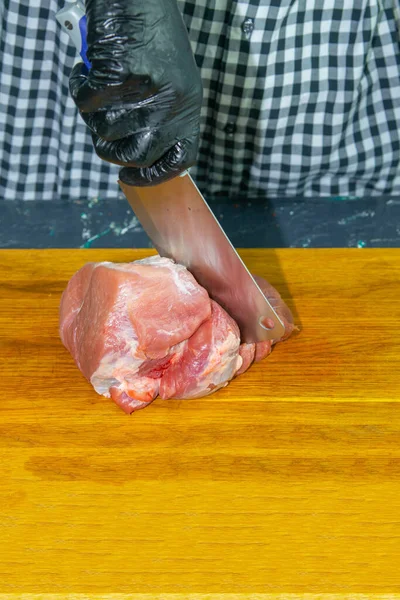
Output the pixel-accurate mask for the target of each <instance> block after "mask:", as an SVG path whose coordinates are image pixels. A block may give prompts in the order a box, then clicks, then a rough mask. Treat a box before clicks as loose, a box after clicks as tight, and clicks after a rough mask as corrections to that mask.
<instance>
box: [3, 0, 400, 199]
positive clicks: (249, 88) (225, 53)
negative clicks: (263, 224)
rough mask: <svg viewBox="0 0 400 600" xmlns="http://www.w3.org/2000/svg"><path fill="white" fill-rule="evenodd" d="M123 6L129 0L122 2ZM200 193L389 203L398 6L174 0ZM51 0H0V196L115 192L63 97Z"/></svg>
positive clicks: (62, 56) (398, 154)
mask: <svg viewBox="0 0 400 600" xmlns="http://www.w3.org/2000/svg"><path fill="white" fill-rule="evenodd" d="M134 1H135V0H132V2H134ZM179 2H180V8H181V10H182V13H183V16H184V19H185V22H186V25H187V28H188V31H189V35H190V39H191V42H192V47H193V51H194V53H195V56H196V60H197V63H198V65H199V67H200V69H201V73H202V78H203V84H204V105H203V110H202V125H201V144H200V150H199V156H198V162H197V165H196V166H195V167H194V168H193V170H192V174H193V175H194V177H195V178H196V180H197V182H198V184H199V186H200V188H201V189H202V190H203V191H204V192H205V193H206V194H207V195H214V194H219V193H221V194H225V195H230V196H236V195H238V194H243V195H263V196H265V195H269V196H284V195H300V196H317V195H322V196H324V195H328V196H337V195H341V196H344V195H355V196H362V195H380V194H400V134H399V132H400V32H399V31H400V9H399V5H398V0H247V1H245V0H243V1H240V0H179ZM62 5H63V0H46V1H44V0H36V1H35V2H32V0H2V2H1V3H0V21H1V28H2V33H1V40H0V196H1V197H3V198H6V199H24V200H35V199H44V200H53V199H72V198H80V197H84V198H87V197H92V196H101V197H116V195H117V194H118V193H119V191H118V186H117V183H116V182H117V175H118V167H117V166H115V165H110V164H108V163H106V162H103V161H101V160H100V159H99V158H98V157H97V156H96V154H95V152H94V150H93V148H92V143H91V137H90V134H89V132H88V130H87V129H86V126H85V125H84V123H83V122H82V121H81V119H80V117H79V115H78V113H77V109H76V108H75V105H74V103H73V102H72V100H71V98H70V96H69V92H68V77H69V73H70V71H71V68H72V66H73V64H74V62H75V61H76V51H75V49H74V47H73V46H72V44H71V42H70V41H69V38H68V36H67V34H66V33H64V32H63V31H61V28H60V27H59V25H58V24H57V22H56V20H55V13H56V12H57V10H59V9H60V8H61V7H62Z"/></svg>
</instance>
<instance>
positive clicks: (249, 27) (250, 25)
mask: <svg viewBox="0 0 400 600" xmlns="http://www.w3.org/2000/svg"><path fill="white" fill-rule="evenodd" d="M253 30H254V19H250V18H248V19H245V20H244V21H243V23H242V31H243V33H244V35H245V37H246V39H248V40H249V39H250V38H251V34H252V33H253Z"/></svg>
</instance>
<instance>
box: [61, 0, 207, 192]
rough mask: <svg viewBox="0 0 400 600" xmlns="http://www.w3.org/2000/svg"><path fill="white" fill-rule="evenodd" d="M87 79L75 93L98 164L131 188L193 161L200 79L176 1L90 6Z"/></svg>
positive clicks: (75, 74)
mask: <svg viewBox="0 0 400 600" xmlns="http://www.w3.org/2000/svg"><path fill="white" fill-rule="evenodd" d="M86 14H87V42H88V52H87V56H88V59H89V60H90V61H91V63H92V68H91V69H90V71H89V72H88V71H87V69H86V67H85V66H84V64H83V63H79V64H78V65H76V66H75V67H74V69H73V71H72V74H71V77H70V91H71V94H72V97H73V99H74V101H75V103H76V105H77V106H78V108H79V110H80V111H81V115H82V117H83V119H84V121H85V122H86V124H87V125H88V126H89V128H90V129H91V131H92V138H93V143H94V147H95V150H96V152H97V154H98V155H99V156H100V158H102V159H104V160H107V161H109V162H112V163H116V164H117V165H122V166H127V167H131V168H125V169H122V170H121V172H120V177H121V179H122V180H123V181H125V183H128V184H130V185H142V186H143V185H154V184H157V183H161V182H162V181H166V180H167V179H171V178H172V177H174V176H175V175H178V174H180V173H182V172H183V171H184V170H185V169H187V168H188V167H190V166H191V165H192V164H193V163H194V162H195V160H196V155H197V147H198V139H199V120H200V108H201V102H202V85H201V79H200V73H199V70H198V68H197V66H196V63H195V60H194V57H193V53H192V50H191V47H190V42H189V38H188V34H187V30H186V27H185V24H184V22H183V19H182V16H181V14H180V12H179V9H178V6H177V4H176V0H86Z"/></svg>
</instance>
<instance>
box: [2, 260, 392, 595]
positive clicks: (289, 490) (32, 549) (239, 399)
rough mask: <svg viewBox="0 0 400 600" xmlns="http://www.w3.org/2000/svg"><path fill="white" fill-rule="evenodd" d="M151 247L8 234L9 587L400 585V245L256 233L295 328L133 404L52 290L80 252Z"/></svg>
mask: <svg viewBox="0 0 400 600" xmlns="http://www.w3.org/2000/svg"><path fill="white" fill-rule="evenodd" d="M146 254H148V251H146V250H144V251H128V250H118V251H117V250H95V251H91V250H82V251H79V250H76V251H71V250H69V251H65V250H59V251H58V250H52V251H18V250H14V251H2V252H0V345H1V356H0V369H1V375H2V382H3V393H2V397H1V403H0V599H1V600H3V598H4V599H5V598H7V599H8V598H23V599H25V600H41V599H42V598H43V599H45V600H49V599H53V598H54V599H61V598H70V599H71V600H72V599H74V600H84V599H85V598H97V599H98V600H105V599H107V600H108V599H109V598H110V599H111V598H112V599H113V600H114V599H116V600H128V599H130V600H150V599H160V600H161V599H162V600H183V599H185V600H206V599H207V600H211V599H212V600H247V599H250V598H251V599H254V600H261V599H262V600H272V599H273V598H274V599H276V600H278V599H279V600H281V599H283V598H284V599H285V600H286V599H290V598H293V599H295V598H302V599H303V600H318V599H322V598H324V600H339V599H343V598H350V597H351V598H358V600H364V599H365V598H367V597H368V598H370V597H373V598H376V599H378V598H379V599H380V598H382V599H383V598H385V599H386V598H397V597H400V569H399V564H400V405H399V403H398V402H399V400H400V376H399V372H400V347H399V338H398V334H397V327H398V324H399V321H400V302H399V296H400V251H399V250H366V249H362V250H349V249H345V250H310V249H305V250H298V249H296V250H291V249H284V250H280V251H269V250H268V251H267V250H247V251H243V252H242V253H241V254H242V256H243V258H244V260H245V261H246V263H247V264H248V265H249V266H250V267H251V269H252V270H253V271H254V272H256V273H258V274H260V275H264V276H267V277H268V278H269V280H270V281H271V283H273V284H274V285H276V287H277V288H278V289H279V290H280V291H281V293H282V295H283V296H284V297H285V299H287V300H288V302H289V304H290V305H291V307H292V308H293V309H294V311H295V313H296V318H297V322H298V323H299V324H300V325H301V332H300V334H299V335H297V336H295V337H293V338H292V339H290V340H289V341H288V342H286V343H284V344H282V345H280V346H278V347H277V348H276V349H275V350H274V352H273V354H272V355H271V357H270V358H268V359H267V360H266V361H265V362H264V363H262V364H259V365H256V366H254V367H253V368H252V369H251V370H250V371H249V372H248V373H246V374H245V375H244V376H242V377H240V378H239V379H237V380H236V381H234V382H233V383H232V384H230V385H229V386H228V387H227V388H225V389H224V390H222V391H220V392H218V393H217V394H216V395H214V396H212V397H209V398H207V399H203V400H191V401H166V402H165V401H164V402H162V401H156V402H154V403H153V404H152V405H151V406H150V407H148V408H147V409H145V410H143V411H140V412H138V413H135V414H134V415H133V416H131V417H128V416H126V415H124V414H123V413H122V412H121V411H120V410H119V409H118V408H117V407H116V406H115V405H114V404H113V403H112V402H111V401H110V400H107V399H105V398H102V397H100V396H97V395H96V394H95V392H94V391H93V390H92V389H91V387H90V386H89V385H88V384H87V383H86V381H85V380H84V378H83V377H82V376H81V375H80V373H79V372H78V371H77V369H76V367H75V366H74V363H73V361H72V359H71V357H70V356H69V354H68V353H67V352H66V350H65V349H64V348H63V346H62V345H61V343H60V341H59V339H58V334H57V308H58V303H59V298H60V294H61V292H62V290H63V289H64V287H65V285H66V282H67V280H68V278H69V277H70V276H71V275H72V274H73V273H74V272H75V271H76V270H77V269H78V268H79V267H80V266H82V265H83V264H84V263H85V262H87V261H89V260H95V261H97V260H113V261H128V260H134V259H136V258H140V257H143V256H145V255H146ZM24 594H25V596H24ZM356 594H361V595H360V596H357V595H356ZM362 594H363V595H362Z"/></svg>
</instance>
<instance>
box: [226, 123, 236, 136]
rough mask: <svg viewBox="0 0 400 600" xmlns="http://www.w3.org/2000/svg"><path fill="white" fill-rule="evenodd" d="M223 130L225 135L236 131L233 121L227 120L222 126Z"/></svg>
mask: <svg viewBox="0 0 400 600" xmlns="http://www.w3.org/2000/svg"><path fill="white" fill-rule="evenodd" d="M224 131H225V133H226V134H227V135H233V134H234V133H235V131H236V125H235V123H232V121H229V122H228V123H227V124H226V125H225V127H224Z"/></svg>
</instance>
